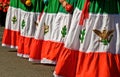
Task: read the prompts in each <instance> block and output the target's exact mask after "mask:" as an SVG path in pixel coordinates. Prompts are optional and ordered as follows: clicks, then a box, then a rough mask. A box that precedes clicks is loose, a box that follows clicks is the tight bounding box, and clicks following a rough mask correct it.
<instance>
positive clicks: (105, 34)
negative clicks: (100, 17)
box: [93, 29, 114, 45]
mask: <svg viewBox="0 0 120 77" xmlns="http://www.w3.org/2000/svg"><path fill="white" fill-rule="evenodd" d="M93 31H94V32H95V33H96V34H97V35H98V36H99V37H100V38H101V39H100V40H98V41H99V42H102V43H103V44H104V45H108V43H110V41H111V39H112V37H113V34H112V33H113V32H114V30H109V31H107V30H105V29H104V30H103V31H102V32H101V31H99V30H97V29H95V30H93Z"/></svg>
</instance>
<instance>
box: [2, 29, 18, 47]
mask: <svg viewBox="0 0 120 77" xmlns="http://www.w3.org/2000/svg"><path fill="white" fill-rule="evenodd" d="M19 36H20V32H19V31H13V30H9V29H5V30H4V34H3V38H2V46H8V47H10V48H17V47H18V40H19Z"/></svg>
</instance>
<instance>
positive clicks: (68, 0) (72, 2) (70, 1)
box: [59, 0, 77, 13]
mask: <svg viewBox="0 0 120 77" xmlns="http://www.w3.org/2000/svg"><path fill="white" fill-rule="evenodd" d="M66 1H67V2H68V3H69V4H71V5H72V6H73V8H75V7H76V4H77V0H66ZM59 12H63V13H68V12H67V11H66V10H65V8H64V7H63V6H62V4H60V8H59Z"/></svg>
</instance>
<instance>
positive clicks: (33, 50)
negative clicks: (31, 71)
mask: <svg viewBox="0 0 120 77" xmlns="http://www.w3.org/2000/svg"><path fill="white" fill-rule="evenodd" d="M62 48H63V44H62V43H57V42H51V41H44V40H36V39H33V41H32V45H31V47H30V58H31V59H34V60H41V59H42V58H47V59H48V60H52V61H57V60H58V58H59V54H60V50H61V49H62Z"/></svg>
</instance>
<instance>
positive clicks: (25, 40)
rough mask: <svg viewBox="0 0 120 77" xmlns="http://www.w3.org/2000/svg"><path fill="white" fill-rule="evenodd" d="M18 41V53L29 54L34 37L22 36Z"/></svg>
mask: <svg viewBox="0 0 120 77" xmlns="http://www.w3.org/2000/svg"><path fill="white" fill-rule="evenodd" d="M18 42H19V44H18V53H19V54H23V55H29V54H30V45H31V43H32V38H29V37H24V36H20V37H19V41H18Z"/></svg>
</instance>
